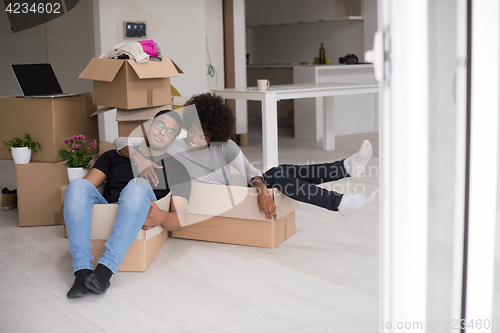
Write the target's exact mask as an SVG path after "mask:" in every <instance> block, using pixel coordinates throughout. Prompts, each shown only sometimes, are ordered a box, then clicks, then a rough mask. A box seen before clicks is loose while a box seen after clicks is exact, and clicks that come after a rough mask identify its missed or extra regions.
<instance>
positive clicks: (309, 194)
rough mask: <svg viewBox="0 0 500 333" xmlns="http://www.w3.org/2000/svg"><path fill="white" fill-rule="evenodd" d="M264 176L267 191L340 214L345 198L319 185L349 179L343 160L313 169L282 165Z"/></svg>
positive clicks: (313, 167) (310, 166)
mask: <svg viewBox="0 0 500 333" xmlns="http://www.w3.org/2000/svg"><path fill="white" fill-rule="evenodd" d="M262 176H263V180H264V184H266V186H267V187H270V188H271V187H276V188H277V189H279V190H280V191H281V193H283V194H284V195H286V196H287V197H290V198H292V199H295V200H297V201H300V202H305V203H308V204H312V205H316V206H319V207H323V208H326V209H328V210H333V211H337V210H338V207H339V205H340V202H341V201H342V197H343V196H344V195H343V194H340V193H337V192H335V191H328V190H326V189H324V188H321V187H318V186H316V185H317V184H322V183H326V182H331V181H336V180H339V179H342V178H345V177H349V174H348V173H347V171H346V170H345V168H344V160H340V161H336V162H333V163H322V164H310V165H294V164H282V165H279V166H277V167H273V168H271V169H269V170H267V171H266V172H265V173H264V174H263V175H262Z"/></svg>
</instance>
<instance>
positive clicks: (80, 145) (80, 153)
mask: <svg viewBox="0 0 500 333" xmlns="http://www.w3.org/2000/svg"><path fill="white" fill-rule="evenodd" d="M64 143H65V144H67V145H68V148H69V151H67V150H64V149H60V150H59V151H58V155H59V156H60V157H61V158H62V159H63V160H67V161H68V163H66V166H68V167H84V168H86V169H88V168H89V162H90V160H91V159H92V155H87V150H88V149H93V148H97V141H96V140H95V139H94V140H92V142H91V143H90V144H89V145H85V143H86V140H85V135H82V134H80V135H74V136H72V137H70V138H68V139H66V140H64Z"/></svg>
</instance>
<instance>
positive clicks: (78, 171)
mask: <svg viewBox="0 0 500 333" xmlns="http://www.w3.org/2000/svg"><path fill="white" fill-rule="evenodd" d="M67 169H68V179H69V181H70V182H71V181H72V180H73V179H77V178H83V177H85V176H86V175H87V173H88V172H89V170H87V169H84V168H67Z"/></svg>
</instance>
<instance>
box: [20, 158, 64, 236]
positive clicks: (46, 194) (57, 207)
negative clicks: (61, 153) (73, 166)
mask: <svg viewBox="0 0 500 333" xmlns="http://www.w3.org/2000/svg"><path fill="white" fill-rule="evenodd" d="M64 164H65V162H59V163H47V162H30V163H28V164H16V183H17V204H18V211H19V226H20V227H27V226H42V225H60V224H62V219H61V199H60V193H61V192H60V190H61V186H63V185H66V184H68V173H67V171H66V166H65V165H64Z"/></svg>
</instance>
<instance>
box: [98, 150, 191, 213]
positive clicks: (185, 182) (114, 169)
mask: <svg viewBox="0 0 500 333" xmlns="http://www.w3.org/2000/svg"><path fill="white" fill-rule="evenodd" d="M150 159H152V160H153V161H155V163H156V164H158V165H162V166H163V168H162V169H154V170H155V172H156V175H157V176H158V180H159V184H158V186H156V187H155V186H151V187H152V188H153V191H154V193H155V195H156V198H157V199H161V198H163V197H164V196H166V195H167V194H168V193H169V192H170V191H172V196H180V197H183V198H185V199H186V200H189V195H190V193H191V178H190V177H189V173H188V172H187V170H186V168H185V167H184V165H182V164H181V163H180V162H179V161H177V160H176V159H175V158H174V157H172V156H171V155H169V154H167V153H165V154H163V155H161V156H157V157H154V159H153V158H150ZM93 168H96V169H98V170H100V171H102V172H103V173H104V174H105V175H106V178H107V179H106V185H105V187H104V192H103V197H104V199H106V200H107V201H108V202H109V203H112V202H117V201H118V198H119V197H120V193H121V191H122V190H123V189H124V188H125V186H127V184H128V182H129V181H130V180H132V179H134V170H133V169H132V165H131V163H130V160H129V159H128V158H125V157H123V156H121V155H120V154H118V152H117V151H116V150H109V151H107V152H105V153H104V154H102V155H101V156H100V157H99V158H98V159H97V161H96V162H95V164H94V166H93ZM135 174H136V175H137V174H138V173H137V171H136V170H135Z"/></svg>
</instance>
